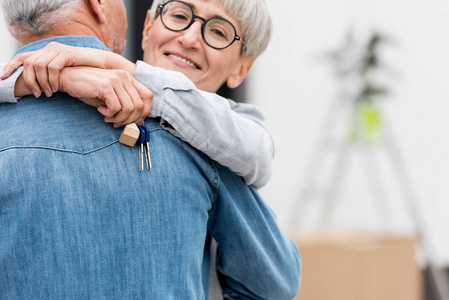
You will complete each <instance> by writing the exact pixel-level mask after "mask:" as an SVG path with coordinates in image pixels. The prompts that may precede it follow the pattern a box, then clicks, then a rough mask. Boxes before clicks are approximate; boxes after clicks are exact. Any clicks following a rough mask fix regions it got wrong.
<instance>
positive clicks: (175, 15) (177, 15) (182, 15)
mask: <svg viewBox="0 0 449 300" xmlns="http://www.w3.org/2000/svg"><path fill="white" fill-rule="evenodd" d="M172 17H173V18H175V19H178V20H185V21H186V20H188V18H187V16H186V15H185V14H173V15H172Z"/></svg>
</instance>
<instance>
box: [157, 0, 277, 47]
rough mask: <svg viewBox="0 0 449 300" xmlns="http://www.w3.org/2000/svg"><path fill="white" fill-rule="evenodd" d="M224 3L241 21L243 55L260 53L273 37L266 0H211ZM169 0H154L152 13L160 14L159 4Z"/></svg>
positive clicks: (226, 9)
mask: <svg viewBox="0 0 449 300" xmlns="http://www.w3.org/2000/svg"><path fill="white" fill-rule="evenodd" d="M209 1H210V2H217V3H220V4H222V5H223V7H224V9H225V11H226V12H227V13H228V14H230V15H231V16H232V17H233V18H235V19H236V20H237V22H239V25H240V27H241V30H242V32H241V33H239V34H240V35H241V37H242V39H243V42H244V44H245V46H244V47H242V55H250V54H255V55H260V54H261V53H262V52H263V51H264V50H265V49H266V48H267V46H268V42H269V41H270V37H271V26H272V25H271V17H270V13H269V10H268V7H267V4H266V2H265V0H209ZM166 2H168V0H154V1H153V4H152V6H151V15H152V17H153V18H154V19H156V18H157V17H158V15H159V12H160V11H159V9H158V5H159V4H163V3H166Z"/></svg>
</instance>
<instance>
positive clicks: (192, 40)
mask: <svg viewBox="0 0 449 300" xmlns="http://www.w3.org/2000/svg"><path fill="white" fill-rule="evenodd" d="M201 26H202V22H201V21H200V20H196V22H194V23H193V24H192V25H190V27H189V28H187V29H186V30H184V31H181V35H180V36H179V38H178V40H179V42H180V43H181V44H182V45H183V46H184V47H187V48H198V47H199V46H200V44H201V40H202V39H203V37H202V34H201Z"/></svg>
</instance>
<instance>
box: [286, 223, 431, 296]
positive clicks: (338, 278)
mask: <svg viewBox="0 0 449 300" xmlns="http://www.w3.org/2000/svg"><path fill="white" fill-rule="evenodd" d="M291 237H292V239H293V240H294V241H295V242H296V243H297V245H298V248H299V250H300V252H301V256H302V262H303V271H302V281H301V289H300V292H299V295H298V296H297V297H296V298H295V299H299V300H420V299H422V279H421V272H420V270H419V267H418V264H417V262H416V255H415V242H416V239H415V238H414V237H411V236H384V235H376V234H372V233H360V232H342V231H325V232H324V231H320V232H310V233H307V234H300V235H299V234H292V235H291Z"/></svg>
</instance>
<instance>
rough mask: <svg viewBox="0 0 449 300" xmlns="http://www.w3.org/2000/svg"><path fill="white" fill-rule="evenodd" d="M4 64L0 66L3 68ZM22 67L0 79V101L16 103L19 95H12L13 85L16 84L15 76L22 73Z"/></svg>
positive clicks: (17, 76)
mask: <svg viewBox="0 0 449 300" xmlns="http://www.w3.org/2000/svg"><path fill="white" fill-rule="evenodd" d="M3 68H4V65H2V66H1V70H3ZM22 72H23V67H22V66H21V67H19V68H18V69H17V70H15V71H14V72H13V73H12V74H11V76H9V77H8V78H6V79H4V80H0V99H1V100H0V102H8V103H16V102H17V100H19V99H20V98H21V97H14V87H15V85H16V81H17V78H19V76H20V75H21V74H22Z"/></svg>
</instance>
